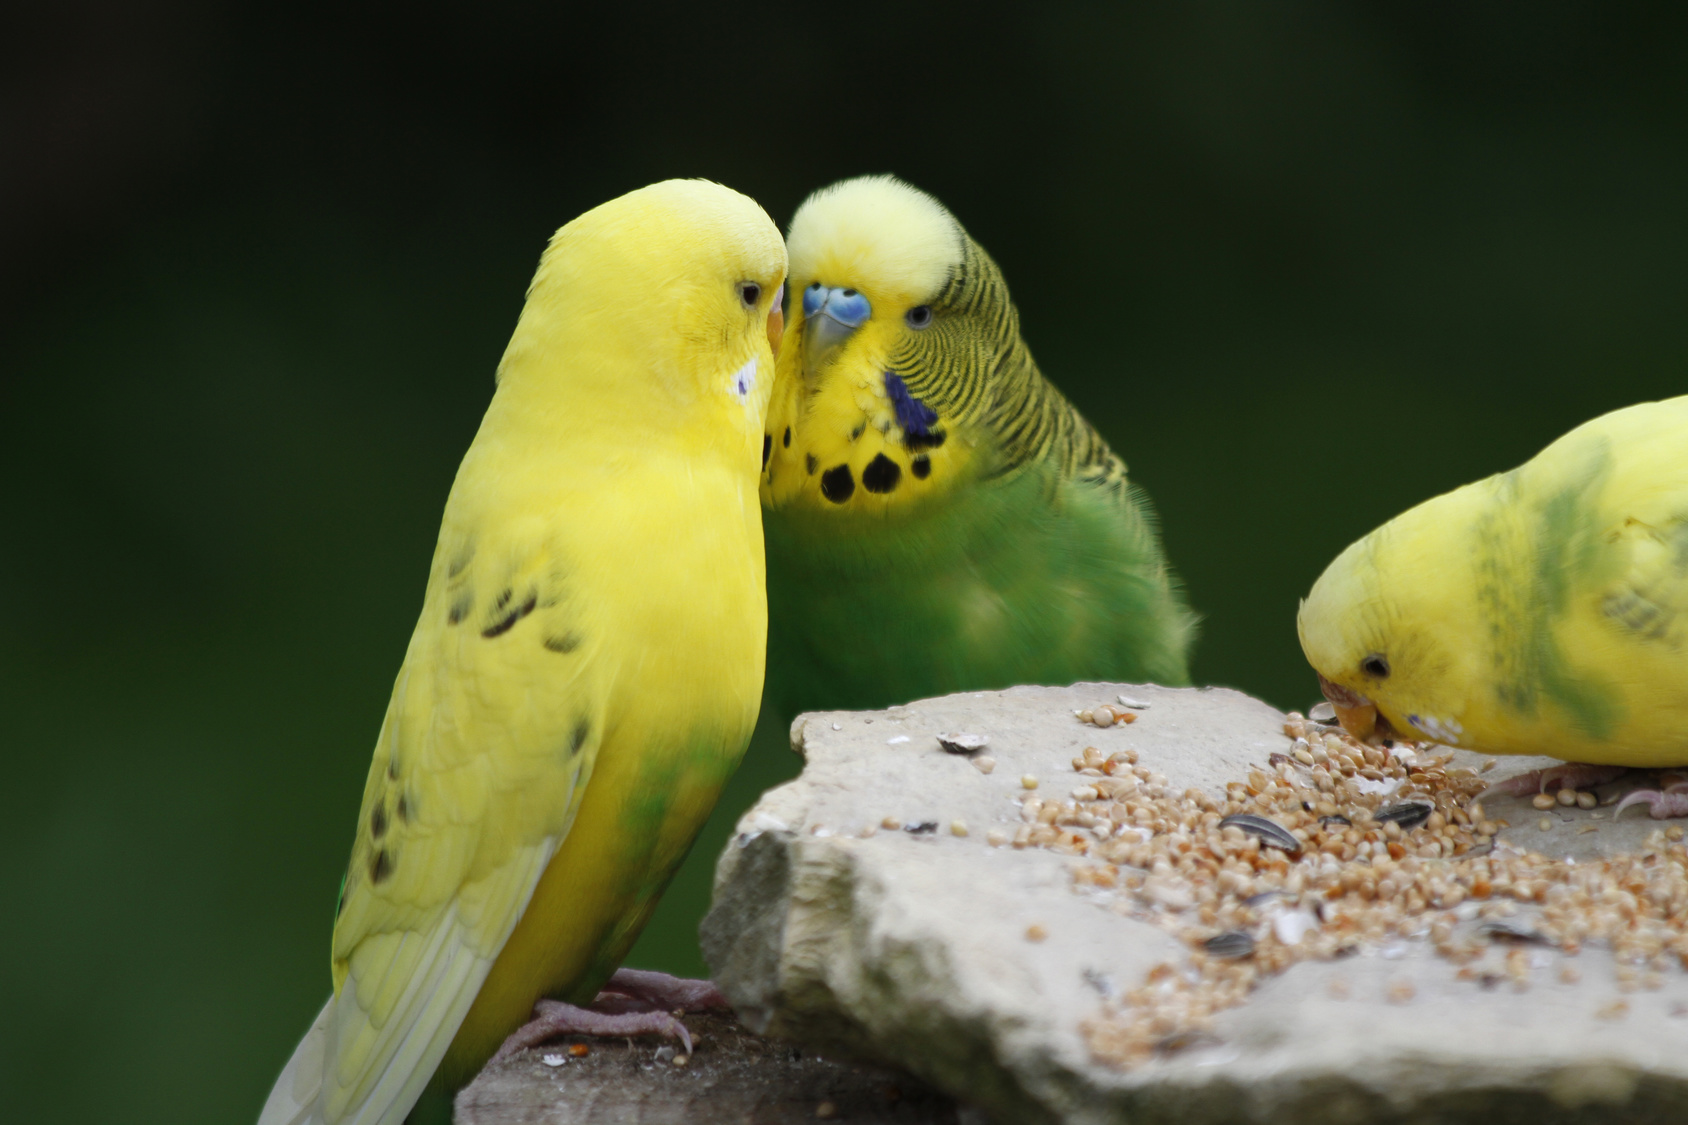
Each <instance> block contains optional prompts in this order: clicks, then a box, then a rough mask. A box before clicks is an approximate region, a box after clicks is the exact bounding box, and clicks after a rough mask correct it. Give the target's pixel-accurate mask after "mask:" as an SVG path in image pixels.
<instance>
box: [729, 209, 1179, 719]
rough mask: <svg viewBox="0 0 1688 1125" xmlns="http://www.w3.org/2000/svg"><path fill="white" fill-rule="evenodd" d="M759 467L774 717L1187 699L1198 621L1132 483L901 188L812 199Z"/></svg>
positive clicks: (964, 260) (941, 232)
mask: <svg viewBox="0 0 1688 1125" xmlns="http://www.w3.org/2000/svg"><path fill="white" fill-rule="evenodd" d="M786 244H787V249H788V251H789V253H790V257H791V290H792V304H793V306H794V307H793V310H792V312H793V323H792V327H791V332H790V335H789V338H788V340H787V342H786V344H785V346H784V347H783V348H782V349H781V352H780V357H779V362H778V375H777V377H776V380H775V386H774V393H773V399H772V401H771V402H770V404H769V409H768V428H767V437H766V439H765V444H764V447H763V455H764V460H765V463H766V464H765V469H764V473H763V480H762V502H763V505H764V506H765V508H766V510H767V511H766V530H767V546H768V599H769V615H770V626H769V629H770V631H769V640H768V644H769V661H768V667H769V701H770V704H771V705H772V706H773V707H775V708H777V709H779V710H781V711H783V712H784V713H785V714H786V715H790V714H793V713H795V712H796V711H799V710H805V709H813V708H874V707H884V706H887V705H889V704H893V703H899V702H907V701H908V700H910V699H915V698H920V697H923V696H932V695H940V694H943V693H946V692H953V691H962V690H972V689H984V688H1000V687H1007V686H1009V685H1011V684H1018V683H1037V684H1066V683H1071V682H1073V681H1076V680H1083V679H1095V680H1133V681H1143V680H1152V681H1155V682H1158V683H1164V684H1183V683H1187V682H1188V680H1189V669H1188V664H1187V659H1186V657H1187V652H1188V648H1189V644H1190V641H1191V638H1192V636H1193V634H1194V624H1195V618H1194V616H1193V615H1192V614H1191V612H1190V611H1189V609H1188V608H1187V607H1186V605H1185V603H1184V600H1183V597H1182V595H1181V593H1180V591H1179V590H1178V587H1177V585H1176V583H1175V582H1174V580H1173V578H1172V575H1171V572H1170V571H1169V569H1168V567H1167V564H1166V561H1165V558H1164V557H1163V554H1162V551H1161V545H1160V541H1159V536H1158V533H1157V530H1156V528H1155V524H1154V519H1153V516H1152V514H1151V510H1150V507H1149V503H1148V500H1147V499H1146V498H1145V497H1144V496H1143V494H1142V492H1141V491H1140V490H1138V489H1137V488H1135V487H1134V486H1133V485H1132V484H1131V483H1130V481H1129V480H1128V478H1127V476H1126V467H1125V463H1124V462H1123V461H1121V460H1120V458H1119V457H1118V456H1116V455H1115V453H1114V452H1113V450H1111V449H1110V448H1109V447H1108V444H1107V442H1105V441H1104V440H1103V439H1102V437H1101V435H1100V434H1098V433H1097V432H1096V429H1095V427H1093V426H1092V425H1091V424H1090V423H1089V422H1088V421H1086V420H1085V418H1084V417H1083V416H1082V415H1081V414H1080V413H1079V412H1078V411H1077V410H1076V409H1074V408H1073V406H1072V404H1071V403H1069V402H1068V401H1067V400H1066V399H1065V398H1063V397H1062V395H1061V393H1060V392H1059V391H1058V390H1056V388H1055V386H1054V384H1053V383H1051V382H1050V381H1049V380H1048V379H1047V378H1045V377H1044V375H1043V373H1042V372H1041V371H1040V370H1039V369H1038V366H1037V364H1036V363H1035V362H1034V361H1033V359H1032V355H1031V351H1030V350H1029V349H1028V348H1027V346H1026V343H1025V341H1024V339H1022V337H1021V334H1020V323H1019V314H1018V313H1017V312H1016V310H1015V307H1014V304H1013V301H1012V300H1011V299H1010V298H1009V294H1008V286H1007V284H1006V282H1005V281H1004V279H1003V276H1002V271H1001V270H1000V269H998V267H997V264H996V263H995V262H994V261H992V260H991V257H990V255H988V254H987V253H986V252H985V250H984V248H983V247H981V246H980V245H979V244H978V243H977V242H976V241H974V240H973V239H972V238H971V237H970V236H969V235H968V233H967V232H966V230H964V229H963V228H962V226H961V224H960V223H959V222H958V221H957V220H956V219H955V217H954V216H953V215H951V214H950V212H949V211H948V210H946V209H945V208H944V207H943V205H942V204H940V203H939V202H938V201H937V200H935V199H933V198H932V197H931V196H929V195H927V194H925V193H924V192H921V191H918V190H916V189H915V188H913V187H910V186H909V185H907V184H905V183H903V182H901V181H900V180H897V179H895V178H893V177H890V176H866V177H861V178H857V179H851V180H845V181H843V182H841V183H837V184H834V185H832V186H831V187H827V188H824V189H822V190H820V191H818V192H816V193H815V194H814V195H812V196H810V197H809V199H808V200H807V201H805V202H804V204H803V205H802V207H801V208H800V209H799V210H798V212H797V214H796V216H795V217H794V218H793V220H792V223H791V229H790V231H789V234H788V237H787V243H786Z"/></svg>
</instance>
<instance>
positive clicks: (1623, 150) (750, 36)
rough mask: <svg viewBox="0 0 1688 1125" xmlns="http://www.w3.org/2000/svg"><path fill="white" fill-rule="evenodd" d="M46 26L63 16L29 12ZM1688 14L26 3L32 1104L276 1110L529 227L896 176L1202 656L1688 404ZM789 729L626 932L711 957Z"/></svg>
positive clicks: (534, 238)
mask: <svg viewBox="0 0 1688 1125" xmlns="http://www.w3.org/2000/svg"><path fill="white" fill-rule="evenodd" d="M41 7H42V8H45V6H41ZM1685 17H1688V9H1684V8H1682V7H1681V6H1678V7H1676V8H1674V9H1664V8H1660V9H1658V10H1651V9H1640V8H1631V7H1625V6H1623V5H1616V4H1611V3H1558V2H1550V0H1533V2H1530V3H1511V4H1495V5H1472V4H1465V3H1432V2H1427V0H1408V2H1400V3H1379V4H1368V5H1337V4H1320V3H1306V2H1290V0H1279V2H1275V3H1271V4H1260V3H1237V4H1216V3H1202V2H1197V3H1184V4H1178V5H1165V6H1156V10H1153V11H1148V10H1138V9H1133V10H1126V9H1125V7H1124V6H1122V5H1115V4H1095V5H1083V4H1070V3H1046V4H1040V5H1036V6H1033V5H1026V6H1024V7H1018V6H1017V7H1012V8H1010V7H1001V8H993V7H990V6H988V5H983V4H973V5H968V6H965V7H964V8H956V9H954V10H950V11H939V10H937V9H925V8H921V9H915V8H912V7H905V6H902V5H890V6H880V5H875V4H870V3H865V2H858V3H855V4H852V5H844V6H841V5H825V6H822V7H820V8H807V7H803V6H798V5H787V6H784V7H775V6H767V5H759V6H754V7H753V6H740V7H736V8H732V9H727V8H721V9H720V10H716V11H708V10H706V9H705V7H704V6H701V5H696V6H691V7H687V8H683V9H682V8H676V9H674V10H670V11H663V10H660V9H656V8H650V7H645V6H640V5H634V4H617V5H596V6H592V7H585V6H576V5H569V4H561V3H553V4H516V3H499V2H491V3H483V4H480V5H476V6H473V7H470V6H462V7H457V6H445V5H432V4H412V5H407V6H405V7H403V8H402V9H400V8H387V7H383V8H380V9H377V8H373V7H361V6H350V7H348V6H345V5H334V6H332V7H329V6H324V7H322V8H320V9H319V8H314V7H313V6H310V5H304V4H291V5H285V6H277V7H273V8H260V7H257V6H252V5H240V6H236V5H230V4H223V3H218V2H217V0H191V2H190V0H180V2H166V3H154V4H150V5H132V4H123V3H117V2H107V0H67V2H65V3H62V4H58V5H55V6H53V8H52V10H51V11H50V12H47V11H37V12H35V13H34V14H32V15H29V16H27V17H26V16H24V15H23V14H22V13H21V12H18V11H16V10H14V11H13V13H12V14H11V15H8V16H5V17H0V20H4V21H5V23H4V25H3V26H0V44H3V45H0V375H3V381H0V409H3V414H4V418H5V423H6V424H5V429H4V433H5V440H4V441H3V442H0V459H3V467H4V477H3V479H4V480H5V482H6V486H5V487H4V489H3V490H0V496H3V500H0V504H3V505H4V508H3V518H4V522H3V523H0V527H3V528H4V533H3V534H4V540H3V542H4V549H3V550H0V584H3V585H0V588H3V589H4V591H5V595H4V597H3V598H0V700H3V703H4V709H3V720H0V740H3V751H0V752H3V755H4V757H3V760H4V763H5V766H6V770H5V774H4V782H3V783H0V810H3V816H0V903H3V904H4V905H3V907H0V1097H3V1098H4V1101H5V1103H6V1110H5V1115H6V1116H7V1117H8V1118H9V1119H12V1120H18V1121H55V1122H81V1121H88V1122H93V1121H110V1122H159V1123H163V1122H171V1123H185V1122H224V1121H235V1122H238V1121H247V1120H251V1119H252V1118H253V1117H254V1116H255V1114H256V1111H257V1108H258V1106H259V1104H260V1102H261V1100H262V1097H263V1095H264V1093H265V1092H266V1091H267V1089H268V1086H269V1083H270V1081H271V1080H272V1078H273V1076H274V1074H275V1072H276V1071H277V1069H278V1068H279V1067H280V1065H281V1063H282V1062H283V1060H284V1059H285V1057H286V1056H287V1054H288V1052H289V1051H290V1050H291V1048H292V1046H293V1044H294V1041H295V1039H296V1038H297V1036H298V1035H299V1033H300V1032H301V1031H302V1030H303V1028H304V1027H305V1025H306V1023H307V1022H308V1020H309V1018H310V1016H311V1014H312V1013H313V1012H314V1011H315V1009H316V1007H317V1005H318V1004H319V1003H320V1001H321V1000H322V998H323V996H324V995H325V993H326V990H327V987H328V981H327V971H326V970H327V942H328V929H329V924H330V915H331V912H332V907H333V901H334V894H335V888H336V886H337V884H338V880H339V877H340V873H341V870H342V868H343V865H344V862H345V857H346V854H347V849H348V847H349V844H350V840H351V831H352V822H353V820H354V818H355V815H356V807H357V801H358V796H359V792H360V788H361V785H362V781H363V775H364V771H365V768H366V765H367V762H368V757H369V753H370V749H371V744H372V739H373V737H374V734H375V732H376V729H377V726H378V724H379V721H380V718H381V713H382V709H383V706H384V704H385V701H386V697H387V693H388V690H389V687H390V684H391V679H392V676H393V674H394V671H395V670H396V668H397V666H398V661H399V658H400V656H401V654H402V652H403V649H404V645H405V642H406V640H407V638H408V636H409V632H410V629H411V626H412V624H413V621H414V616H415V613H416V611H417V608H418V606H419V604H420V598H421V592H422V586H423V581H424V577H425V573H426V567H427V563H428V558H429V553H430V551H431V549H432V545H433V537H434V533H435V530H436V527H437V520H438V516H439V511H440V508H441V505H442V503H443V501H444V498H445V494H446V490H447V487H448V485H449V483H450V481H451V477H452V473H453V471H454V469H455V467H456V464H457V461H458V459H459V457H460V456H461V455H462V452H463V450H464V449H465V447H466V446H467V444H468V441H469V439H470V436H471V435H472V434H473V432H474V429H475V426H476V424H477V422H478V419H479V416H480V413H481V411H482V409H483V407H484V405H485V403H486V401H487V398H488V396H489V394H490V392H491V389H492V370H493V366H494V363H495V362H496V360H497V358H498V356H499V353H500V351H501V349H502V347H503V344H504V340H505V337H506V335H507V333H508V332H509V330H510V328H511V326H512V324H513V323H514V320H515V316H516V313H517V310H518V308H519V305H520V301H521V298H522V292H523V288H524V286H525V284H526V282H527V279H528V275H529V272H530V271H531V269H532V267H533V264H534V262H535V260H536V258H537V255H538V253H539V250H540V248H541V247H542V246H543V244H544V241H545V239H546V237H547V236H548V234H549V233H550V232H551V231H552V230H553V229H554V228H555V227H556V226H558V225H559V224H561V223H562V222H564V221H566V220H567V219H569V218H570V217H572V216H573V215H575V214H577V213H578V212H580V211H581V210H583V209H585V208H587V207H589V206H591V205H593V204H595V203H598V202H600V201H602V200H604V199H606V198H609V197H610V196H613V195H616V194H619V193H621V192H623V191H626V190H628V189H630V188H633V187H636V186H639V185H641V184H644V183H646V182H649V181H652V180H657V179H662V178H666V177H669V176H707V177H711V178H714V179H718V180H720V181H723V182H725V183H727V184H730V185H732V186H734V187H736V188H739V189H740V190H742V191H745V192H748V193H749V194H751V195H753V196H755V197H756V198H758V199H760V200H761V201H762V202H763V204H764V205H765V206H766V207H767V208H768V210H769V211H770V213H771V214H773V215H774V217H775V218H776V219H777V220H779V221H782V222H783V221H785V220H786V219H788V218H789V217H790V215H791V213H792V211H793V209H794V208H795V206H796V204H797V203H798V202H799V201H800V200H801V199H802V197H803V196H804V195H805V194H806V193H807V192H809V191H810V190H812V189H814V188H816V187H818V186H820V185H822V184H825V183H828V182H830V181H832V180H834V179H837V178H840V177H843V176H847V175H853V174H857V173H861V172H868V171H893V172H896V173H898V174H900V175H902V176H904V177H905V178H907V179H909V180H911V181H912V182H913V183H915V184H917V185H919V186H920V187H923V188H926V189H928V190H930V191H932V192H933V193H935V194H936V195H937V196H939V197H940V198H941V199H943V200H944V201H945V202H946V203H947V204H949V205H950V206H951V207H952V208H953V210H954V211H955V212H956V214H957V215H958V216H960V217H961V219H962V221H963V222H965V223H966V224H967V226H968V227H969V228H970V230H971V231H972V233H973V234H974V235H975V236H976V237H977V238H978V239H979V240H980V241H981V242H982V243H983V244H984V245H985V246H987V247H988V248H989V249H990V250H991V252H992V253H993V254H994V255H995V256H996V258H997V259H998V260H999V261H1000V262H1001V264H1002V266H1003V268H1004V269H1005V270H1006V272H1007V275H1008V278H1009V281H1010V284H1011V285H1012V286H1013V291H1014V295H1015V297H1016V298H1017V299H1018V301H1019V304H1020V308H1021V311H1022V314H1023V318H1024V325H1025V330H1026V333H1027V335H1028V338H1029V340H1030V341H1031V344H1032V347H1033V349H1034V350H1035V352H1036V353H1037V355H1038V357H1039V358H1040V360H1041V361H1042V363H1043V365H1044V368H1045V370H1046V371H1047V372H1049V373H1050V374H1051V375H1052V376H1053V378H1054V379H1055V380H1056V381H1057V382H1058V383H1059V384H1060V385H1061V386H1062V387H1063V388H1065V389H1066V391H1067V392H1068V393H1069V394H1070V395H1071V396H1072V398H1073V399H1075V400H1076V401H1077V402H1078V404H1079V405H1080V406H1081V407H1082V408H1083V409H1084V410H1085V411H1086V412H1087V413H1088V414H1089V415H1090V417H1091V418H1092V419H1094V420H1095V421H1096V423H1097V424H1098V425H1099V426H1100V427H1101V429H1102V430H1103V432H1104V433H1105V434H1106V435H1107V436H1108V437H1109V439H1110V440H1111V441H1113V443H1114V444H1115V447H1116V448H1117V449H1119V450H1120V451H1121V452H1122V454H1123V455H1124V456H1125V458H1126V460H1127V461H1128V462H1129V463H1130V465H1131V468H1132V470H1133V473H1134V475H1135V477H1136V479H1137V480H1138V482H1140V483H1141V484H1142V485H1143V486H1145V487H1146V488H1147V489H1148V491H1149V492H1150V494H1151V495H1152V496H1153V497H1154V499H1155V501H1156V503H1157V505H1158V507H1159V510H1160V513H1161V516H1162V518H1163V522H1164V527H1165V534H1166V541H1167V545H1168V549H1169V551H1170V553H1171V556H1172V558H1173V560H1174V561H1175V563H1176V565H1177V566H1178V568H1179V569H1180V571H1181V572H1182V574H1183V576H1184V579H1185V580H1186V583H1187V585H1188V588H1189V591H1190V595H1191V599H1192V600H1193V602H1194V603H1195V605H1196V606H1197V607H1198V608H1199V609H1200V610H1201V612H1202V613H1203V614H1204V615H1205V617H1206V624H1205V627H1204V631H1203V637H1202V641H1201V645H1200V649H1199V652H1198V655H1197V662H1196V670H1197V676H1198V678H1199V679H1200V680H1201V681H1203V682H1209V683H1223V684H1232V685H1235V686H1238V687H1241V688H1244V689H1246V690H1249V691H1251V692H1254V693H1256V694H1258V695H1261V696H1263V697H1264V698H1266V699H1268V700H1270V701H1272V702H1273V703H1276V704H1279V705H1281V706H1285V707H1288V706H1300V705H1305V704H1306V703H1307V702H1309V700H1310V698H1311V697H1312V696H1313V695H1314V691H1315V688H1314V683H1313V680H1312V676H1311V675H1310V673H1309V672H1308V670H1307V669H1306V667H1305V666H1304V665H1303V663H1302V661H1301V659H1300V656H1299V653H1298V650H1297V646H1296V643H1295V634H1294V629H1293V613H1294V608H1295V599H1296V597H1297V596H1298V595H1299V594H1300V593H1301V592H1303V591H1304V590H1305V589H1306V588H1307V586H1308V585H1309V584H1310V582H1311V581H1312V579H1313V578H1314V577H1315V576H1316V575H1317V573H1318V571H1319V570H1320V568H1321V567H1322V566H1323V564H1324V563H1325V562H1326V561H1327V560H1328V559H1329V558H1330V557H1331V556H1332V555H1333V554H1334V553H1335V552H1336V551H1337V550H1339V549H1340V548H1341V547H1342V546H1343V545H1344V544H1346V543H1347V542H1349V541H1350V540H1351V539H1353V538H1354V537H1356V536H1357V535H1359V534H1361V533H1362V532H1364V531H1365V530H1367V529H1368V528H1370V527H1371V526H1373V525H1375V524H1376V523H1378V522H1380V521H1381V520H1383V519H1385V518H1386V517H1388V516H1390V515H1392V514H1394V513H1395V512H1397V511H1398V510H1400V509H1402V508H1404V507H1406V506H1408V505H1409V504H1411V503H1413V502H1415V501H1417V500H1420V499H1422V498H1424V497H1427V496H1429V495H1431V494H1433V493H1436V492H1440V491H1442V490H1445V489H1447V488H1449V487H1451V486H1454V485H1456V484H1459V483H1461V482H1464V481H1467V480H1470V479H1473V478H1475V477H1478V476H1481V475H1484V474H1487V473H1490V472H1492V471H1495V470H1498V469H1503V468H1506V467H1509V466H1511V465H1513V464H1515V463H1517V462H1519V461H1520V460H1522V459H1524V458H1525V457H1527V456H1529V455H1530V454H1531V453H1532V452H1534V451H1535V450H1536V449H1538V448H1539V447H1540V446H1542V445H1543V444H1545V443H1546V442H1547V441H1548V440H1549V439H1551V438H1552V437H1554V436H1555V435H1557V434H1559V433H1560V432H1562V431H1564V430H1566V429H1568V428H1569V427H1570V426H1572V425H1574V424H1576V423H1577V422H1580V421H1582V420H1584V419H1586V418H1589V417H1591V416H1593V415H1595V414H1597V413H1600V412H1602V411H1605V410H1608V409H1611V408H1613V407H1617V406H1621V405H1624V404H1627V403H1631V402H1635V401H1639V400H1643V399H1648V398H1656V397H1660V396H1665V395H1670V394H1675V393H1679V392H1681V391H1682V390H1684V389H1685V385H1688V383H1685V380H1684V365H1685V361H1688V317H1685V315H1684V312H1685V309H1688V305H1685V299H1688V265H1685V264H1688V207H1685V205H1684V204H1685V202H1688V132H1685V128H1684V127H1685V124H1688V122H1685V113H1684V110H1685V109H1688V51H1685V48H1688V21H1685ZM779 726H780V724H778V723H767V724H765V729H763V730H762V731H761V732H760V733H759V735H758V737H757V739H756V741H755V743H754V744H753V746H752V748H751V751H750V754H749V756H748V758H747V760H746V765H745V768H744V770H743V771H742V773H741V775H740V777H739V778H738V779H737V781H736V782H735V783H734V787H733V789H732V791H731V794H730V798H729V800H728V802H727V803H726V804H725V805H724V806H723V807H722V809H721V810H720V811H719V812H718V814H717V816H716V818H715V820H714V821H713V822H712V824H711V827H710V830H709V834H708V835H707V836H706V838H705V839H704V840H703V841H702V842H701V843H700V845H699V847H698V849H697V850H696V851H695V852H694V855H693V857H692V860H691V862H690V863H689V865H688V867H687V868H686V870H685V872H684V873H683V876H682V879H681V881H680V883H679V885H677V886H676V888H675V890H674V892H673V893H672V895H671V896H670V898H669V900H668V901H667V902H666V903H665V904H664V907H663V909H662V912H661V913H660V914H659V916H658V918H657V920H656V922H655V923H654V924H653V926H652V928H651V930H650V932H649V933H648V934H647V936H646V938H645V939H644V940H643V941H642V943H641V944H640V946H639V948H638V950H637V951H636V953H635V956H634V963H636V964H640V965H645V966H653V967H663V968H668V969H672V970H675V971H679V972H687V973H699V972H702V970H703V966H702V964H701V961H700V960H699V957H698V954H697V951H696V938H695V931H696V923H697V920H698V918H699V916H700V915H701V913H702V911H703V909H704V906H705V905H706V902H707V897H708V879H709V872H710V869H711V868H712V866H713V859H714V855H715V853H716V852H717V851H718V849H719V847H720V844H721V841H722V839H723V838H724V836H725V834H726V831H727V827H728V825H729V824H730V823H731V821H732V820H733V819H734V818H735V817H736V816H737V814H738V813H739V812H740V811H741V810H742V809H743V807H744V806H745V805H746V804H748V802H749V801H750V800H751V799H752V798H753V797H754V795H755V794H756V793H757V792H758V791H759V790H761V789H762V788H764V787H766V786H767V785H769V784H772V783H773V782H775V781H778V780H780V779H782V778H784V777H787V776H789V775H790V774H792V773H793V772H794V770H795V768H796V766H797V762H796V760H795V758H794V757H793V756H792V755H790V753H789V752H788V751H786V750H785V749H784V744H783V738H782V732H781V730H780V729H778V728H779Z"/></svg>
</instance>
